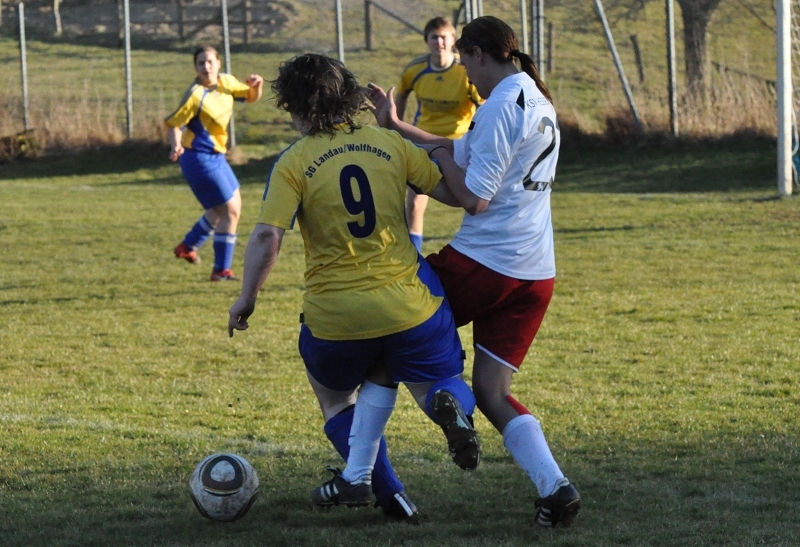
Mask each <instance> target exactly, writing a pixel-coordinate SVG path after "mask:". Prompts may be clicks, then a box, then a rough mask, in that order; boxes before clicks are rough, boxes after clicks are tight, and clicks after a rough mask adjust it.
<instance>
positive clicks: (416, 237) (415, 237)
mask: <svg viewBox="0 0 800 547" xmlns="http://www.w3.org/2000/svg"><path fill="white" fill-rule="evenodd" d="M408 237H409V238H411V243H413V244H414V247H416V248H417V252H418V253H422V234H412V233H409V234H408Z"/></svg>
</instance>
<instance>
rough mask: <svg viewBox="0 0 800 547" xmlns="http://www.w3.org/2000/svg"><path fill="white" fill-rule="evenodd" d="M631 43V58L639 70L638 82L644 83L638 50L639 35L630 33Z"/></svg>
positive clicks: (640, 53)
mask: <svg viewBox="0 0 800 547" xmlns="http://www.w3.org/2000/svg"><path fill="white" fill-rule="evenodd" d="M631 44H632V45H633V58H634V60H635V61H636V68H637V69H638V70H639V83H640V84H641V83H644V66H642V52H641V51H640V50H639V37H638V36H636V35H635V34H631Z"/></svg>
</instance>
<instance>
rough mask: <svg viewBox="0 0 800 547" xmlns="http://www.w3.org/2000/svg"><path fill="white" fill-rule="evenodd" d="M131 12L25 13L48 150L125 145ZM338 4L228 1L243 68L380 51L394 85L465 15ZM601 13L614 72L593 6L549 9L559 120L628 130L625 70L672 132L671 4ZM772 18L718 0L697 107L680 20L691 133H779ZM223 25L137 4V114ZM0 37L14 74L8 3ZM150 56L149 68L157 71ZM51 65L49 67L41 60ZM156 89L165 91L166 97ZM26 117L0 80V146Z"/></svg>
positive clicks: (175, 8)
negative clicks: (271, 60) (62, 72)
mask: <svg viewBox="0 0 800 547" xmlns="http://www.w3.org/2000/svg"><path fill="white" fill-rule="evenodd" d="M743 2H744V3H743ZM481 4H482V9H483V13H485V14H491V15H496V16H498V17H501V18H502V19H504V20H506V21H507V22H508V23H509V24H510V25H511V26H512V28H514V30H515V32H516V33H517V35H518V36H520V37H522V36H523V35H530V32H529V31H530V29H531V28H533V25H532V24H531V23H532V21H531V20H530V13H531V9H532V6H531V2H530V0H527V2H522V1H520V0H485V1H484V2H482V3H481ZM122 6H123V0H48V1H45V0H29V1H27V2H26V3H25V29H26V34H27V40H28V41H29V44H30V47H31V55H29V59H28V67H27V68H28V80H29V83H28V85H29V88H30V92H31V95H32V96H35V97H36V99H37V100H36V108H33V106H32V110H33V111H34V113H33V114H32V117H33V118H34V119H33V120H32V121H31V124H32V125H33V126H35V127H37V128H41V127H45V128H46V127H49V129H48V130H47V134H48V138H49V139H50V140H51V142H55V141H59V142H60V141H64V140H65V139H67V135H68V134H69V133H75V134H77V133H81V132H88V133H91V132H92V131H94V133H96V135H95V136H94V137H92V138H94V139H97V140H103V139H112V140H113V139H117V140H121V139H124V138H125V136H126V135H125V131H124V124H125V107H124V102H123V101H124V87H122V85H121V82H120V75H121V74H122V63H123V57H122V56H121V55H120V48H121V45H122V42H123V40H122V39H123V36H124V26H123V25H122V20H123V16H122ZM341 6H342V19H341V20H342V28H341V34H339V33H338V32H337V25H336V12H335V0H294V1H288V0H284V1H268V0H229V1H228V24H229V29H230V44H231V51H232V52H233V55H234V58H235V59H237V57H236V56H243V57H242V59H245V60H243V61H242V62H241V63H240V64H239V66H241V65H242V64H246V63H252V62H253V61H252V59H253V58H252V57H247V55H248V54H250V55H257V54H259V53H276V52H277V53H285V54H286V56H289V55H291V54H294V53H298V52H302V51H317V52H321V53H327V54H331V55H333V56H336V55H338V47H339V44H341V48H342V51H343V53H344V55H345V57H346V59H345V60H346V61H347V62H348V64H350V63H351V62H356V63H358V61H359V59H360V57H362V56H365V55H366V53H367V52H371V54H372V57H370V58H371V59H375V58H376V57H375V55H378V57H379V58H380V61H379V62H381V63H382V65H383V67H384V69H386V68H392V69H393V70H391V71H390V72H392V73H394V74H396V75H397V76H398V77H399V74H400V72H401V70H402V68H403V66H404V65H405V63H407V62H408V61H409V60H410V59H411V58H413V57H415V56H416V55H418V54H421V53H425V52H426V48H425V45H424V43H423V41H422V40H421V39H420V36H419V32H420V29H421V28H422V27H423V26H424V24H425V22H426V21H427V20H428V19H430V18H431V17H433V16H435V15H445V16H449V17H451V18H455V19H456V20H457V21H456V22H457V23H463V21H464V15H465V10H464V5H463V2H461V1H459V0H404V1H402V2H399V1H391V0H366V1H365V0H342V1H341ZM637 6H639V7H637ZM605 8H606V12H607V13H608V19H609V23H610V27H609V29H610V32H611V33H612V38H613V40H614V43H615V46H616V49H617V50H618V56H619V59H620V62H619V65H620V66H619V67H615V65H614V63H613V61H612V55H611V53H610V52H609V45H608V42H607V41H606V39H605V37H604V33H603V29H602V26H601V24H600V21H599V20H598V17H597V13H596V12H595V10H594V9H593V8H592V5H591V3H589V2H580V1H579V0H548V1H547V2H545V3H544V14H545V17H544V24H543V25H542V26H541V28H543V29H545V30H544V35H543V36H542V43H543V44H544V47H543V51H544V54H543V55H542V63H541V66H540V70H541V71H542V73H543V74H544V76H545V80H546V82H547V85H548V86H549V87H550V88H551V92H552V93H553V95H554V97H555V100H556V103H557V107H558V108H559V111H560V112H561V115H562V118H563V119H565V120H569V121H572V122H573V123H574V124H576V125H578V126H580V127H581V128H582V129H583V130H585V131H589V132H592V131H593V132H603V131H613V130H614V128H615V127H619V123H615V122H613V120H614V119H619V118H629V117H630V108H629V106H628V105H629V103H630V101H629V100H627V99H626V94H625V91H624V89H623V87H622V86H621V84H620V81H621V80H620V77H619V74H618V72H619V69H621V70H623V71H624V73H625V74H626V76H627V80H628V81H629V83H630V88H631V96H630V99H632V100H633V101H635V104H636V105H637V106H638V109H639V110H640V112H641V117H642V120H643V123H644V126H645V129H647V130H659V131H667V130H668V128H669V108H668V105H669V98H668V85H667V84H668V81H667V72H668V71H667V55H666V51H667V42H666V36H665V30H664V29H665V14H664V7H663V4H660V5H658V4H652V3H651V4H646V3H643V2H633V1H629V2H627V3H626V2H625V0H615V1H614V2H609V1H607V2H606V3H605ZM772 13H773V12H772V4H771V1H770V0H722V2H721V3H720V7H719V8H718V9H717V11H716V12H715V13H714V18H713V20H712V24H711V25H710V27H709V36H708V44H709V49H708V50H709V55H708V57H709V58H708V66H709V70H708V71H707V72H708V80H709V86H708V87H707V92H706V96H705V97H703V98H702V101H700V102H699V103H693V104H691V105H690V101H688V100H687V97H686V91H685V85H684V79H685V74H684V68H683V66H684V65H683V63H684V58H683V53H684V52H683V47H682V44H683V41H682V40H683V27H682V21H681V18H680V17H677V18H676V29H675V33H676V44H677V57H678V59H677V66H678V80H679V82H678V84H679V86H678V88H679V92H678V95H679V98H680V100H679V101H678V102H679V104H680V106H681V108H680V110H681V111H680V116H681V119H682V123H681V127H682V128H686V130H687V131H690V132H691V131H695V132H699V133H703V132H705V133H709V134H722V133H726V132H735V131H738V130H749V129H752V130H756V131H760V132H762V133H767V134H774V132H775V125H776V122H775V114H774V112H775V110H774V105H775V95H774V90H773V88H774V83H773V82H774V80H775V45H774V29H773V28H771V27H770V26H769V24H768V19H769V17H771V16H772ZM221 20H222V17H221V10H220V2H219V0H147V1H138V0H132V1H131V2H130V24H131V35H130V39H131V45H132V47H133V49H134V55H135V58H136V60H137V70H136V71H135V72H134V74H133V78H134V81H133V90H134V100H135V105H134V111H136V112H139V113H143V112H144V113H147V115H148V116H149V119H151V120H160V118H159V116H162V117H163V115H165V114H166V113H168V109H169V108H170V107H171V106H174V104H177V101H178V100H179V96H178V95H179V94H180V93H181V91H182V89H184V88H185V86H186V85H187V70H186V60H185V55H186V52H190V51H191V49H192V47H193V46H194V45H196V44H198V43H200V42H203V43H211V44H213V45H221V43H222V39H221V36H222V29H221V24H220V23H221ZM654 29H658V30H657V31H656V30H654ZM0 36H2V37H5V41H4V42H2V43H1V44H2V45H0V48H1V49H0V53H2V54H3V58H4V59H5V60H6V61H7V63H6V66H12V65H11V63H12V62H18V58H17V55H18V54H17V53H16V52H15V51H13V46H14V45H15V44H16V40H18V36H19V29H18V4H16V3H11V2H9V1H8V0H0ZM55 42H58V43H63V44H68V48H69V49H68V51H69V52H70V54H67V55H65V56H66V57H67V58H64V59H59V60H58V62H59V63H60V64H61V63H65V64H71V65H74V66H75V73H76V75H77V78H78V80H77V81H72V82H69V84H70V85H65V82H59V81H56V80H55V79H56V78H58V75H57V73H56V71H54V70H52V67H49V66H47V63H50V62H53V59H52V58H51V57H48V56H47V55H46V54H44V53H45V50H46V46H45V45H46V44H52V43H55ZM43 44H44V45H43ZM525 49H528V50H530V47H526V48H525ZM170 51H171V52H176V53H180V54H181V55H183V56H181V57H178V56H173V57H174V59H175V61H174V63H175V64H174V66H171V65H165V64H164V61H163V56H162V54H163V52H170ZM220 51H222V50H221V49H220ZM375 52H377V53H375ZM62 56H64V55H63V54H62ZM148 57H152V58H153V62H152V63H151V64H148V60H147V58H148ZM45 58H46V59H47V61H46V62H40V61H39V60H40V59H45ZM156 59H158V61H157V62H156ZM79 65H81V66H80V68H79ZM86 65H88V66H86ZM151 65H152V66H151ZM234 72H235V73H237V71H236V70H235V71H234ZM153 82H159V83H158V84H157V85H158V87H157V88H155V87H154V86H155V85H156V84H154V83H153ZM386 83H387V84H389V85H392V84H394V82H386ZM698 104H699V106H698ZM22 110H23V104H22V100H21V91H20V82H19V81H16V82H15V81H14V79H13V78H9V79H8V80H7V81H5V82H2V83H0V136H3V135H10V134H14V133H17V132H19V131H20V130H21V129H23V127H22ZM78 113H80V117H81V118H82V119H84V120H89V121H86V122H85V125H86V126H87V127H81V128H80V129H75V127H77V125H80V124H82V123H84V122H77V121H76V122H75V123H74V124H73V128H69V127H67V128H63V129H60V130H56V129H55V122H56V120H57V119H59V118H61V117H66V118H69V117H70V116H73V117H75V119H76V120H77V118H78ZM89 127H95V128H101V129H102V130H99V129H94V130H90V129H89ZM88 133H87V134H88ZM161 133H162V128H161V127H160V125H159V123H156V122H155V121H151V123H149V124H148V123H141V122H138V123H137V124H136V136H137V138H159V137H156V135H161ZM67 140H68V139H67Z"/></svg>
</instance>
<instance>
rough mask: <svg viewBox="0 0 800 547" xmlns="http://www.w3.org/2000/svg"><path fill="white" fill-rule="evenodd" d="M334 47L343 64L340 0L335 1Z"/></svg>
mask: <svg viewBox="0 0 800 547" xmlns="http://www.w3.org/2000/svg"><path fill="white" fill-rule="evenodd" d="M335 7H336V45H337V46H338V48H339V60H340V61H341V62H342V63H344V36H343V31H342V0H336V6H335Z"/></svg>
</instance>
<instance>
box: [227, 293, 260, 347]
mask: <svg viewBox="0 0 800 547" xmlns="http://www.w3.org/2000/svg"><path fill="white" fill-rule="evenodd" d="M255 309H256V301H255V299H245V300H242V299H241V298H240V299H239V300H237V301H236V302H234V303H233V306H231V309H230V310H228V336H230V337H231V338H233V331H235V330H247V327H249V326H250V325H249V324H248V323H247V319H248V318H249V317H250V316H251V315H253V312H254V311H255Z"/></svg>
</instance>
